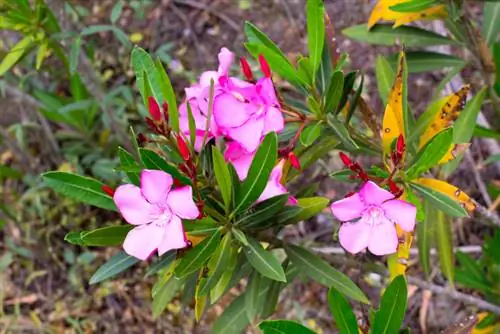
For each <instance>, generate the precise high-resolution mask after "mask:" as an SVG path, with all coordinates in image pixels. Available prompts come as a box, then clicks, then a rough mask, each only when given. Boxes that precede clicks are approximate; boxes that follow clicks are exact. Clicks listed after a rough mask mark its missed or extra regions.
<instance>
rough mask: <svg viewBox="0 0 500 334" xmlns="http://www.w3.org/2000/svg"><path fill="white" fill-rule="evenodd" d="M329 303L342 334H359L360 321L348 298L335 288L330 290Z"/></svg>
mask: <svg viewBox="0 0 500 334" xmlns="http://www.w3.org/2000/svg"><path fill="white" fill-rule="evenodd" d="M328 305H329V306H330V311H331V312H332V315H333V319H334V320H335V324H336V325H337V328H338V330H339V332H340V334H358V322H357V320H356V316H355V315H354V312H353V311H352V307H351V305H350V304H349V302H348V301H347V299H346V298H345V297H344V295H342V294H341V293H340V292H339V291H337V290H336V289H335V288H333V287H332V288H330V290H329V291H328Z"/></svg>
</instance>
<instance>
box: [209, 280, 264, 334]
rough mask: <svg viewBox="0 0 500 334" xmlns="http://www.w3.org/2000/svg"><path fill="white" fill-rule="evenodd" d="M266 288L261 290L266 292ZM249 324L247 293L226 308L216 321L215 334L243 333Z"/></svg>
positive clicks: (214, 324)
mask: <svg viewBox="0 0 500 334" xmlns="http://www.w3.org/2000/svg"><path fill="white" fill-rule="evenodd" d="M265 291H267V289H266V290H264V291H261V294H264V293H265ZM248 324H249V321H248V317H247V313H246V308H245V294H241V295H239V296H238V297H237V298H236V299H234V300H233V301H232V303H231V304H230V305H229V306H227V307H226V308H225V309H224V312H223V313H222V314H221V315H220V316H219V317H218V318H217V319H216V320H215V321H214V323H213V327H212V333H213V334H228V333H241V332H242V331H243V329H244V328H245V327H246V326H247V325H248Z"/></svg>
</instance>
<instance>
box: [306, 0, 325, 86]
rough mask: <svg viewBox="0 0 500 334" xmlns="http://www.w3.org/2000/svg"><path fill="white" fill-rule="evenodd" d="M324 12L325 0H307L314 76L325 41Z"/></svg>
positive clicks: (308, 36)
mask: <svg viewBox="0 0 500 334" xmlns="http://www.w3.org/2000/svg"><path fill="white" fill-rule="evenodd" d="M324 13H325V7H324V5H323V0H307V2H306V16H307V41H308V45H309V60H310V62H311V66H312V70H313V71H312V76H313V77H315V76H316V71H317V70H318V67H319V64H320V63H321V54H322V52H323V45H324V43H325V22H324V19H323V15H324Z"/></svg>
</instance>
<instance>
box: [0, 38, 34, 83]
mask: <svg viewBox="0 0 500 334" xmlns="http://www.w3.org/2000/svg"><path fill="white" fill-rule="evenodd" d="M34 45H35V44H34V39H33V36H32V35H27V36H26V37H24V38H23V39H22V40H20V41H19V42H18V43H17V44H16V45H14V46H13V47H12V49H11V50H10V51H9V52H8V53H7V54H6V56H5V57H4V58H3V59H2V62H1V63H0V77H1V76H2V75H4V74H5V72H7V71H8V70H10V69H11V68H12V67H13V66H14V65H16V64H17V62H18V61H19V60H20V59H21V58H22V57H23V56H24V55H25V54H27V53H28V51H30V50H31V48H32V47H33V46H34Z"/></svg>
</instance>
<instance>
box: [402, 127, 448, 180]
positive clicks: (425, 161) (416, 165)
mask: <svg viewBox="0 0 500 334" xmlns="http://www.w3.org/2000/svg"><path fill="white" fill-rule="evenodd" d="M452 142H453V129H446V130H443V131H441V132H440V133H438V134H437V135H435V136H434V137H433V138H432V139H431V140H430V141H429V142H428V143H427V144H425V146H424V147H422V149H421V150H420V151H419V152H418V153H417V155H416V156H415V158H414V159H413V160H412V162H411V164H410V167H409V168H408V170H407V171H406V175H407V177H408V179H409V180H412V179H415V178H417V177H418V176H420V175H421V174H422V173H425V172H427V171H428V170H429V169H430V168H432V167H435V166H436V165H437V164H438V162H439V161H440V160H441V158H443V156H444V155H445V154H446V153H447V152H448V150H449V149H450V146H451V144H452Z"/></svg>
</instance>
